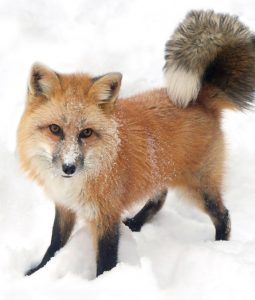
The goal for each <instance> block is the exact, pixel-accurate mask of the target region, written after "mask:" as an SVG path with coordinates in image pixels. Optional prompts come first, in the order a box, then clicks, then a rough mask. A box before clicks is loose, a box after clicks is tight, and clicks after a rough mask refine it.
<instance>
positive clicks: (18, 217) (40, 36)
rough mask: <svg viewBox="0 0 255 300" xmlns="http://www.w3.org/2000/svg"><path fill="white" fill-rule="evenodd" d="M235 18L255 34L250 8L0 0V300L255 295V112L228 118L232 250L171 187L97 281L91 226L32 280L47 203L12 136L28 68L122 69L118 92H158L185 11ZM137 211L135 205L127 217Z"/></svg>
mask: <svg viewBox="0 0 255 300" xmlns="http://www.w3.org/2000/svg"><path fill="white" fill-rule="evenodd" d="M205 8H212V9H215V10H216V11H218V12H229V13H234V14H238V15H239V16H240V18H241V20H242V21H244V22H245V23H246V24H247V25H248V26H250V27H251V28H252V29H253V30H254V29H255V19H254V8H255V4H254V1H252V0H249V1H248V0H246V1H244V0H242V1H241V0H228V1H213V2H212V1H209V0H206V1H205V0H197V1H194V0H193V1H188V0H186V1H184V0H180V1H178V2H176V1H175V2H174V3H171V2H170V1H169V0H165V1H164V0H157V1H146V0H136V1H132V0H130V1H124V0H109V1H103V0H95V1H89V0H76V1H68V0H48V1H45V0H37V1H29V0H20V1H18V0H17V1H8V0H0V34H1V47H0V63H1V68H0V78H1V88H0V99H1V101H0V146H1V147H0V157H1V168H0V191H1V192H0V193H1V194H0V195H1V197H0V237H1V244H0V286H1V288H0V299H1V300H5V299H8V300H12V299H26V300H30V299H38V300H39V299H47V300H51V299H54V300H55V299H70V298H71V297H72V298H73V299H78V300H79V299H97V300H98V299H111V300H114V299H130V298H132V299H141V298H143V299H157V300H158V299H159V300H160V299H173V300H174V299H190V300H193V299H207V300H210V299H224V300H227V299H231V300H235V299H238V300H239V299H246V300H249V299H255V285H254V282H255V201H254V195H255V185H254V179H255V133H254V129H255V113H254V112H247V113H238V112H228V113H226V114H225V118H224V122H223V128H224V131H225V133H226V142H227V163H226V177H225V185H224V198H225V203H226V206H227V207H228V209H229V210H230V214H231V218H232V235H231V241H229V242H215V241H214V228H213V225H212V223H211V222H210V220H209V218H208V217H207V216H205V215H204V214H202V213H201V212H199V211H197V210H196V209H195V208H193V207H190V206H189V204H188V203H186V202H185V201H181V199H179V198H180V196H179V195H178V194H177V193H176V192H175V191H169V195H168V198H167V203H166V205H165V206H164V208H163V209H162V211H161V212H160V213H159V214H158V215H157V216H156V217H155V219H154V220H153V221H152V222H151V223H149V224H147V225H145V226H144V228H143V229H142V231H141V232H140V233H131V232H130V231H129V229H128V228H126V227H125V226H124V225H123V226H122V228H121V230H122V234H121V240H120V250H119V260H120V263H119V264H118V265H117V267H116V268H115V269H113V270H112V271H110V272H107V273H104V274H103V275H102V276H100V277H99V278H97V279H95V257H94V253H93V250H92V241H91V238H90V235H89V233H88V229H87V227H86V226H82V225H77V228H76V230H75V233H74V234H73V236H72V237H71V240H70V241H69V243H68V244H67V245H66V247H65V248H63V249H62V250H60V251H59V253H58V254H57V255H56V257H55V258H53V259H52V260H51V261H50V262H49V263H48V264H47V266H46V267H45V268H43V269H42V270H40V271H39V272H38V273H35V274H34V275H33V276H31V277H24V272H25V271H26V270H27V269H28V268H29V267H31V266H32V265H33V264H35V263H36V262H38V261H39V260H40V258H42V255H43V254H44V251H45V249H46V247H47V245H48V243H49V239H50V233H51V227H52V222H53V215H54V207H53V204H52V203H51V202H50V201H48V199H46V196H45V195H44V193H43V192H42V190H41V189H40V188H39V187H38V186H36V185H35V184H33V183H32V182H30V181H28V180H27V179H26V177H25V176H24V175H23V174H22V172H21V171H20V170H19V167H18V163H17V159H16V155H15V135H16V128H17V124H18V121H19V118H20V116H21V113H22V111H23V109H24V101H25V94H26V83H27V77H28V74H29V69H30V67H31V65H32V63H34V62H35V61H40V62H42V63H44V64H46V65H49V66H50V67H51V68H53V69H56V70H58V71H60V72H73V71H86V72H89V73H91V74H94V75H100V74H104V73H107V72H116V71H119V72H122V73H123V82H122V89H121V95H122V96H126V95H131V94H133V93H136V92H139V91H143V90H146V89H149V88H153V87H156V86H160V85H162V84H163V73H162V67H163V50H164V44H165V41H166V39H167V38H168V37H169V35H170V34H171V33H172V32H173V30H174V28H175V26H176V25H177V24H178V23H179V22H180V21H181V20H182V19H183V17H184V15H185V14H186V13H187V11H188V10H190V9H205ZM137 210H138V207H137V208H134V210H133V211H132V212H129V214H130V215H132V214H133V213H134V212H136V211H137Z"/></svg>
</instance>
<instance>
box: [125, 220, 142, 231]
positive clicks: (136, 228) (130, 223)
mask: <svg viewBox="0 0 255 300" xmlns="http://www.w3.org/2000/svg"><path fill="white" fill-rule="evenodd" d="M123 223H124V224H125V225H126V226H127V227H129V228H130V229H131V230H132V231H135V232H139V231H140V230H141V228H142V225H141V224H140V223H138V222H137V221H136V220H135V219H134V218H127V219H125V220H124V221H123Z"/></svg>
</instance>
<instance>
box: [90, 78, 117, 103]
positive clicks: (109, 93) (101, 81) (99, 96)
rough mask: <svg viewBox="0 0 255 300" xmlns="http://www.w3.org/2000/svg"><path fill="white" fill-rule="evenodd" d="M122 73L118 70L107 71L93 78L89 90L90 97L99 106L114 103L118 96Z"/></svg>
mask: <svg viewBox="0 0 255 300" xmlns="http://www.w3.org/2000/svg"><path fill="white" fill-rule="evenodd" d="M121 79H122V74H121V73H118V72H114V73H107V74H105V75H103V76H100V77H96V78H94V79H93V85H92V87H91V88H90V90H89V97H90V98H92V99H93V101H95V102H96V104H98V105H99V106H102V107H104V106H107V105H108V104H114V103H115V101H116V100H117V98H118V95H119V90H120V86H121Z"/></svg>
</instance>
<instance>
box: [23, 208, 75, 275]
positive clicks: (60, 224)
mask: <svg viewBox="0 0 255 300" xmlns="http://www.w3.org/2000/svg"><path fill="white" fill-rule="evenodd" d="M74 223H75V215H74V213H73V212H71V211H70V210H67V209H65V208H63V207H56V210H55V220H54V224H53V229H52V236H51V242H50V245H49V247H48V249H47V251H46V253H45V254H44V256H43V259H42V261H41V262H40V264H39V265H37V266H36V267H34V268H32V269H30V270H29V271H28V272H27V273H26V275H27V276H29V275H31V274H33V273H34V272H36V271H37V270H39V269H41V268H42V267H43V266H45V265H46V264H47V262H48V261H49V260H50V259H51V258H52V257H53V256H54V255H55V253H56V252H57V251H58V250H59V249H60V248H62V247H63V246H64V245H65V244H66V242H67V241H68V239H69V237H70V235H71V232H72V229H73V226H74Z"/></svg>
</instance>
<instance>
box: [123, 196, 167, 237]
mask: <svg viewBox="0 0 255 300" xmlns="http://www.w3.org/2000/svg"><path fill="white" fill-rule="evenodd" d="M166 196H167V190H163V191H161V192H160V193H158V194H157V195H156V196H155V197H153V198H151V199H149V200H148V201H147V203H146V204H145V205H144V207H143V208H142V209H141V210H140V211H139V212H138V213H137V214H136V215H135V216H134V217H133V218H127V219H125V220H124V221H123V223H124V224H125V225H126V226H128V227H129V228H130V229H131V230H132V231H140V230H141V228H142V226H143V225H144V224H145V223H146V222H148V221H150V220H151V219H152V218H153V216H154V215H155V214H156V213H157V212H158V211H159V210H160V209H161V208H162V206H163V205H164V203H165V200H166Z"/></svg>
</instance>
